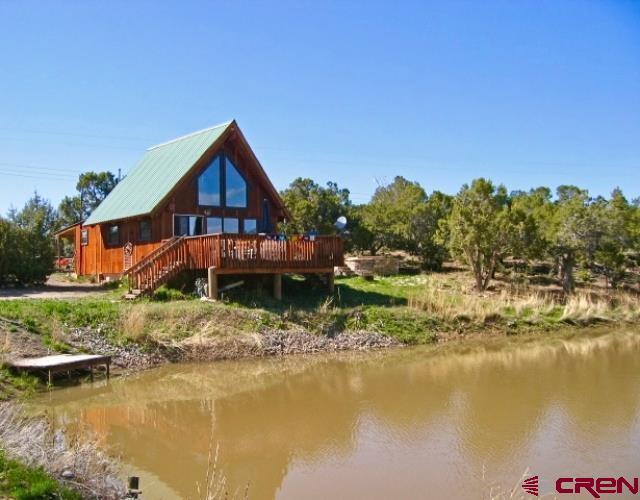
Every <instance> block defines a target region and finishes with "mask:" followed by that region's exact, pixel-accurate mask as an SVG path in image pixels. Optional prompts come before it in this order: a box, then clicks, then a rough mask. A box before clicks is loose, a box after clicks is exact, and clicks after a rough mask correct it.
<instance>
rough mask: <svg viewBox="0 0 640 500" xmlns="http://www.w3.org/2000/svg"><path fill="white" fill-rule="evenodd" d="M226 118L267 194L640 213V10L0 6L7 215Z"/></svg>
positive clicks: (592, 4) (475, 5)
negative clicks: (476, 196) (469, 193)
mask: <svg viewBox="0 0 640 500" xmlns="http://www.w3.org/2000/svg"><path fill="white" fill-rule="evenodd" d="M232 118H235V119H237V120H238V123H239V124H240V127H241V128H242V130H243V131H244V133H245V135H246V136H247V138H248V139H249V141H250V143H251V144H252V146H253V148H254V150H255V151H256V153H257V155H258V157H259V158H260V160H261V161H262V164H263V165H264V167H265V168H266V170H267V172H268V173H269V175H270V176H271V178H272V179H273V181H274V183H275V184H276V186H277V187H278V188H284V187H285V186H286V185H287V184H288V183H289V182H290V181H291V180H293V178H295V177H297V176H306V177H312V178H313V179H315V180H316V181H318V182H322V183H324V182H326V181H328V180H333V181H336V182H338V184H339V185H340V186H344V187H347V188H349V189H350V190H351V192H352V198H353V200H354V201H355V202H365V201H367V200H368V199H369V197H370V195H371V194H372V192H373V190H374V189H375V187H376V186H377V184H378V183H380V182H387V181H390V180H391V179H392V178H393V176H395V175H404V176H405V177H407V178H409V179H412V180H417V181H419V182H420V183H421V184H422V185H423V186H424V187H425V188H426V189H427V190H428V191H432V190H434V189H439V190H443V191H445V192H449V193H455V192H456V191H457V190H458V189H459V187H460V185H461V184H462V183H464V182H468V181H470V180H471V179H473V178H474V177H478V176H487V177H490V178H491V179H493V180H495V181H497V182H502V183H505V184H506V185H507V187H508V188H509V189H526V188H529V187H534V186H538V185H550V186H552V187H555V186H557V185H558V184H562V183H575V184H579V185H580V186H583V187H586V188H588V189H589V190H590V191H591V192H592V194H603V195H607V194H608V193H609V192H610V191H611V189H612V188H613V187H615V186H618V185H619V186H621V187H622V188H623V190H624V191H625V193H626V194H627V196H628V197H629V198H633V197H637V196H640V173H639V169H640V2H624V1H611V2H605V1H600V2H597V1H587V0H583V1H557V0H555V1H531V2H527V1H518V2H514V1H504V2H495V1H474V2H455V1H444V0H443V1H440V2H432V3H430V2H417V3H412V2H404V1H401V2H380V3H376V2H370V1H361V2H356V1H349V2H336V3H330V2H311V1H308V2H307V1H296V2H274V1H269V2H266V1H265V2H246V1H234V2H231V1H225V2H177V1H176V2H158V1H154V2H138V1H134V2H131V1H128V2H117V1H110V2H93V1H88V2H80V1H67V2H53V1H51V2H44V1H39V2H30V1H25V0H23V1H7V0H0V213H5V212H6V210H7V209H8V207H9V206H10V205H11V204H13V205H15V206H18V207H20V206H22V204H23V203H24V201H25V200H26V199H27V198H28V197H29V195H30V194H31V193H32V192H33V190H34V189H37V190H38V191H39V192H40V193H41V194H43V195H44V196H46V197H48V198H50V199H51V200H52V201H53V202H54V203H57V202H58V201H59V200H60V199H61V198H62V196H64V195H65V194H68V193H72V192H73V191H74V186H75V178H76V177H77V174H78V173H79V172H81V171H84V170H89V169H94V170H95V169H97V170H102V169H110V170H112V171H117V170H118V169H119V168H120V169H122V171H123V173H126V172H127V171H128V170H129V169H130V168H131V167H132V166H133V165H134V164H135V163H136V161H137V159H138V158H139V157H140V156H141V154H142V152H143V151H144V149H145V148H147V147H148V146H150V145H153V144H155V143H158V142H162V141H165V140H168V139H171V138H173V137H176V136H179V135H182V134H185V133H188V132H191V131H194V130H198V129H201V128H204V127H207V126H209V125H213V124H216V123H220V122H224V121H226V120H229V119H232Z"/></svg>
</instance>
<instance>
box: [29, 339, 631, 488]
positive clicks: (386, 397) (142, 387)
mask: <svg viewBox="0 0 640 500" xmlns="http://www.w3.org/2000/svg"><path fill="white" fill-rule="evenodd" d="M37 404H38V406H39V407H40V408H42V407H44V408H45V409H46V410H47V412H48V413H49V414H50V415H51V416H52V417H53V419H54V420H55V421H56V423H57V425H60V426H64V427H67V428H69V429H70V430H72V429H73V428H75V427H77V426H78V425H82V426H83V427H85V428H88V429H90V430H92V431H93V432H95V433H96V434H97V436H98V437H99V438H100V440H101V441H102V443H103V445H104V446H105V447H106V448H107V449H108V450H109V451H110V453H112V454H113V455H115V456H117V457H120V459H121V461H122V463H123V464H124V465H123V475H127V474H136V475H139V476H140V477H141V488H142V489H143V491H144V498H146V499H158V498H200V497H199V495H198V490H197V487H198V484H199V485H200V487H201V488H202V489H204V488H205V482H206V477H207V475H206V470H207V467H208V463H210V460H209V458H208V457H209V449H210V443H213V448H214V450H215V449H217V457H218V458H217V462H216V474H217V477H218V478H222V477H223V476H224V478H225V481H226V489H227V490H228V491H230V492H231V493H234V492H235V493H237V495H238V498H244V495H245V490H247V488H248V490H247V491H248V498H258V499H262V498H267V499H268V498H287V499H300V498H367V499H378V498H379V499H383V498H384V499H388V498H444V499H451V498H487V497H488V494H489V492H490V491H491V490H492V488H493V491H494V492H495V491H497V488H500V487H502V488H511V487H513V486H514V485H517V484H518V483H519V481H520V480H521V478H522V476H523V473H525V472H527V473H528V474H529V475H534V474H538V475H539V476H540V478H541V483H540V489H541V494H544V493H548V492H550V491H552V489H553V487H554V483H555V479H556V478H558V477H560V476H569V477H580V476H587V477H590V476H615V477H617V476H620V475H627V476H632V477H634V476H638V475H640V466H639V462H640V460H639V459H640V331H635V332H634V331H630V330H627V331H623V330H619V331H603V330H599V331H597V330H596V331H593V330H590V331H588V332H586V331H585V332H580V333H578V334H574V335H572V336H571V337H567V336H561V337H555V338H553V339H549V338H546V339H542V340H533V341H525V340H523V339H517V340H516V341H513V340H505V339H501V340H492V341H489V342H485V343H477V342H475V343H469V344H466V345H463V346H458V347H447V348H444V349H442V348H439V349H434V348H410V349H395V350H388V351H386V352H374V353H361V354H340V355H317V356H308V357H304V356H296V357H288V358H279V359H277V358H272V359H261V360H244V361H233V362H217V363H210V364H187V365H171V366H164V367H162V368H159V369H154V370H152V371H147V372H144V373H139V374H136V375H133V376H129V377H126V378H124V377H123V378H120V379H112V380H111V381H110V382H108V383H107V382H104V383H101V384H95V385H93V386H79V387H72V388H66V389H60V390H55V391H53V392H51V393H50V394H48V395H46V396H43V397H42V398H41V399H40V400H39V401H38V402H37ZM618 498H619V497H618Z"/></svg>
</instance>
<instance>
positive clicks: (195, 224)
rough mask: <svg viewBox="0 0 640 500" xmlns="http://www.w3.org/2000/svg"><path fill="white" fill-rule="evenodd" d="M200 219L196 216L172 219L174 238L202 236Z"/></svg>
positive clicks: (181, 216)
mask: <svg viewBox="0 0 640 500" xmlns="http://www.w3.org/2000/svg"><path fill="white" fill-rule="evenodd" d="M202 219H203V218H202V217H198V216H197V215H176V216H175V217H174V219H173V234H174V235H175V236H197V235H199V234H202Z"/></svg>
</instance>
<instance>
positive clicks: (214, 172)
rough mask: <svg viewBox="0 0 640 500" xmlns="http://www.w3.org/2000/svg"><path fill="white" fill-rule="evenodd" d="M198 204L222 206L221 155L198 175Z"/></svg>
mask: <svg viewBox="0 0 640 500" xmlns="http://www.w3.org/2000/svg"><path fill="white" fill-rule="evenodd" d="M198 204H199V205H205V206H215V207H219V206H220V157H219V156H216V157H215V158H214V160H213V161H212V162H211V165H209V166H208V167H207V169H206V170H205V171H204V172H202V174H200V177H198Z"/></svg>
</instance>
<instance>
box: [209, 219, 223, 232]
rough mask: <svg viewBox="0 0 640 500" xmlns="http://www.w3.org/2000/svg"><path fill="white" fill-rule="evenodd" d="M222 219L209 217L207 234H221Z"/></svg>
mask: <svg viewBox="0 0 640 500" xmlns="http://www.w3.org/2000/svg"><path fill="white" fill-rule="evenodd" d="M221 232H222V219H221V218H220V217H207V233H208V234H212V233H221Z"/></svg>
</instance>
